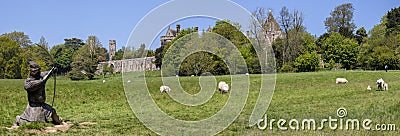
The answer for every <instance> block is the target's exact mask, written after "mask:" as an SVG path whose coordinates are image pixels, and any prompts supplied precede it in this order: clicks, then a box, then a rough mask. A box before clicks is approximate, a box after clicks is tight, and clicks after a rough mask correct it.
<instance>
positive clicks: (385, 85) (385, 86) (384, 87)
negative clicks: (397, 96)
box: [383, 83, 389, 91]
mask: <svg viewBox="0 0 400 136" xmlns="http://www.w3.org/2000/svg"><path fill="white" fill-rule="evenodd" d="M383 90H386V91H387V90H389V85H388V84H387V83H385V84H383Z"/></svg>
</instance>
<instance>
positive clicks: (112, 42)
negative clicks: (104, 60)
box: [108, 40, 117, 61]
mask: <svg viewBox="0 0 400 136" xmlns="http://www.w3.org/2000/svg"><path fill="white" fill-rule="evenodd" d="M109 45H110V47H109V49H110V52H109V55H108V56H109V57H110V61H112V58H113V57H114V56H115V48H116V46H117V44H116V42H115V40H110V41H109Z"/></svg>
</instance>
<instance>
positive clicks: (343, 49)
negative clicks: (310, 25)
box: [322, 32, 359, 69]
mask: <svg viewBox="0 0 400 136" xmlns="http://www.w3.org/2000/svg"><path fill="white" fill-rule="evenodd" d="M358 49H359V45H358V43H357V41H355V40H353V39H350V38H346V37H344V36H342V35H340V34H339V33H336V32H334V33H331V34H330V36H329V37H328V38H327V39H326V40H325V41H324V42H323V43H322V50H323V51H324V53H323V54H322V58H323V59H324V61H325V62H327V61H329V60H331V59H332V60H334V61H335V62H337V63H340V64H342V65H343V67H344V68H346V69H350V68H354V67H355V65H356V62H357V61H356V60H357V54H358Z"/></svg>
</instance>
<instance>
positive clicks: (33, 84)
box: [24, 79, 46, 91]
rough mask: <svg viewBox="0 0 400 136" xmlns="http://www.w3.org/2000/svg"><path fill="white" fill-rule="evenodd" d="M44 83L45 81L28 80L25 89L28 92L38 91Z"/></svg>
mask: <svg viewBox="0 0 400 136" xmlns="http://www.w3.org/2000/svg"><path fill="white" fill-rule="evenodd" d="M43 83H46V82H44V81H43V80H33V79H26V80H25V84H24V88H25V90H27V91H35V90H37V89H38V88H39V87H40V85H42V84H43Z"/></svg>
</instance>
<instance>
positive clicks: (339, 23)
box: [324, 3, 356, 38]
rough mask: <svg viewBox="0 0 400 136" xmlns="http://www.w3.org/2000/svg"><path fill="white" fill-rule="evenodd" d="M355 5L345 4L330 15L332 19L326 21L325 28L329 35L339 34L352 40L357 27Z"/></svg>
mask: <svg viewBox="0 0 400 136" xmlns="http://www.w3.org/2000/svg"><path fill="white" fill-rule="evenodd" d="M353 11H354V8H353V5H352V4H351V3H345V4H342V5H339V6H337V7H335V9H334V10H333V11H332V12H331V13H330V17H328V18H326V19H325V22H324V23H325V27H326V29H327V30H328V32H329V33H331V32H337V33H340V34H341V35H343V36H345V37H348V38H351V37H352V36H353V31H354V29H355V28H356V25H355V24H354V21H353Z"/></svg>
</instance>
